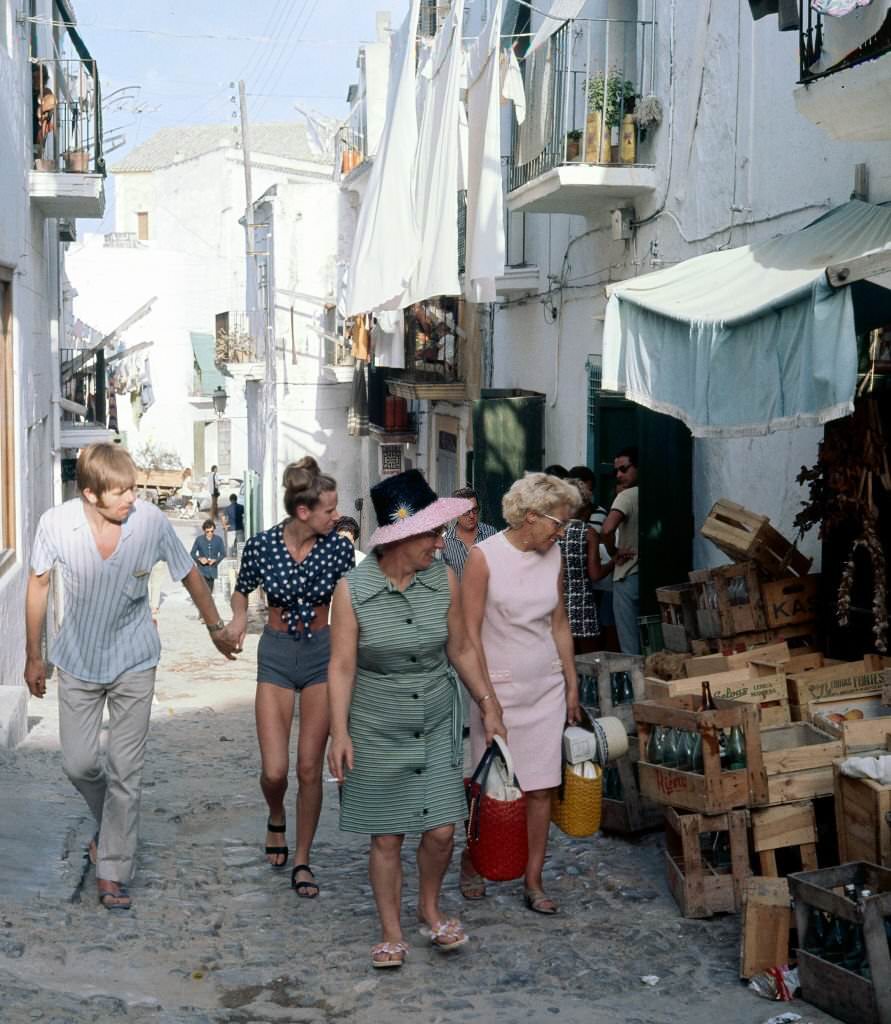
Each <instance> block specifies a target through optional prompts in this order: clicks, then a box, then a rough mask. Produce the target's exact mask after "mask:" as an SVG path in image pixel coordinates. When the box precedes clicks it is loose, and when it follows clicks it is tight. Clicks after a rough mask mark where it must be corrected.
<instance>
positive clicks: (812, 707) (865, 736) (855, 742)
mask: <svg viewBox="0 0 891 1024" xmlns="http://www.w3.org/2000/svg"><path fill="white" fill-rule="evenodd" d="M807 707H808V715H809V717H810V720H811V721H812V722H813V723H814V725H816V726H818V727H819V728H820V729H823V730H824V731H825V732H827V733H829V734H830V736H835V737H836V738H837V739H839V740H841V743H842V750H843V752H844V753H845V754H856V753H859V752H862V751H865V750H875V749H876V748H877V747H884V745H885V740H886V739H887V737H888V736H891V707H888V706H887V705H884V704H882V691H881V690H874V691H873V692H872V693H858V694H856V695H854V696H851V697H830V698H829V699H828V700H813V701H811V702H810V704H808V706H807ZM853 712H857V713H859V714H861V715H862V716H863V717H862V718H854V719H845V720H844V721H841V722H838V721H833V720H832V718H830V717H829V716H830V715H833V714H835V715H847V714H849V713H853Z"/></svg>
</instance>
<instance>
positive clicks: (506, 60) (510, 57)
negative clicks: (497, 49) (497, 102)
mask: <svg viewBox="0 0 891 1024" xmlns="http://www.w3.org/2000/svg"><path fill="white" fill-rule="evenodd" d="M501 98H502V99H503V100H504V101H505V102H506V103H513V105H514V115H515V116H516V119H517V124H522V123H523V122H524V121H525V120H526V90H525V89H524V88H523V72H522V71H521V70H520V62H519V61H518V60H517V55H516V54H515V53H514V51H513V50H503V51H502V53H501Z"/></svg>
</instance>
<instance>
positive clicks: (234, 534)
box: [223, 494, 244, 558]
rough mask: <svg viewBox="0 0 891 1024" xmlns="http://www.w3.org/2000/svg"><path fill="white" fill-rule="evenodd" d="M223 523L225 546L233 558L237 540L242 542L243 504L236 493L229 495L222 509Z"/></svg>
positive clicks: (236, 552) (236, 550)
mask: <svg viewBox="0 0 891 1024" xmlns="http://www.w3.org/2000/svg"><path fill="white" fill-rule="evenodd" d="M223 523H224V525H225V529H226V547H227V548H228V550H229V555H230V556H231V557H232V558H234V557H235V556H236V555H237V554H238V544H239V541H240V542H241V543H242V544H243V543H244V505H242V504H241V502H240V501H239V500H238V495H237V494H230V495H229V504H228V505H227V506H226V507H225V508H224V509H223Z"/></svg>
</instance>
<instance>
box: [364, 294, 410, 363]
mask: <svg viewBox="0 0 891 1024" xmlns="http://www.w3.org/2000/svg"><path fill="white" fill-rule="evenodd" d="M375 320H376V323H375V325H374V328H373V329H372V332H371V337H372V339H373V342H374V365H375V366H387V367H390V368H391V369H397V370H404V369H405V319H404V316H403V313H402V310H401V309H393V310H390V309H382V310H381V311H380V312H379V313H377V314H376V315H375Z"/></svg>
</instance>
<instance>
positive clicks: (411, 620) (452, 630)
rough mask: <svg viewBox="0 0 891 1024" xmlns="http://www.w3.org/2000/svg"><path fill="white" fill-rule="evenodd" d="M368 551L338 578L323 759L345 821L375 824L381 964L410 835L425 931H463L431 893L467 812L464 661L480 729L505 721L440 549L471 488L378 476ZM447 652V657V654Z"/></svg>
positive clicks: (393, 951) (395, 928) (456, 935)
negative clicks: (447, 492) (437, 488)
mask: <svg viewBox="0 0 891 1024" xmlns="http://www.w3.org/2000/svg"><path fill="white" fill-rule="evenodd" d="M371 498H372V502H373V503H374V508H375V512H376V514H377V519H378V523H379V527H378V529H377V530H376V531H375V533H374V534H373V535H372V537H371V540H370V542H369V543H370V546H371V547H372V548H373V554H371V555H369V556H368V557H367V558H366V559H364V561H362V563H361V564H360V565H358V566H356V568H355V569H354V570H352V571H351V572H350V573H349V574H348V575H347V576H346V577H345V578H344V579H342V580H341V581H340V582H339V583H338V584H337V587H336V589H335V592H334V602H333V605H332V622H331V662H330V665H329V669H328V693H329V700H330V703H331V746H330V749H329V753H328V763H329V765H330V767H331V771H332V774H333V775H334V776H335V777H336V778H337V779H338V781H341V782H343V801H342V805H341V814H340V827H341V828H342V829H344V830H345V831H347V832H364V833H368V834H370V836H371V848H370V853H369V875H370V878H371V884H372V888H373V890H374V898H375V902H376V904H377V909H378V915H379V917H380V922H381V933H382V941H381V942H379V943H378V944H377V945H375V946H374V947H373V948H372V951H371V961H372V964H373V965H374V966H375V967H400V966H401V965H402V963H403V961H404V959H405V955H406V953H407V950H408V947H407V945H406V943H405V941H404V939H403V934H402V927H401V923H400V897H401V889H402V867H401V849H402V843H403V840H404V838H405V834H406V833H407V832H417V833H421V841H420V844H419V846H418V868H419V873H420V879H419V901H418V921H419V923H420V924H421V926H422V927H421V933H422V934H423V935H425V936H427V937H428V938H429V939H430V941H431V942H432V943H433V945H434V946H435V947H436V948H437V949H439V950H442V951H448V950H453V949H457V948H458V947H459V946H462V945H463V944H464V943H465V942H466V941H467V935H466V934H465V932H464V929H463V928H462V927H461V924H460V922H458V921H456V920H447V919H445V918H444V917H443V915H442V913H441V911H440V906H439V899H440V893H441V889H442V880H443V877H444V875H445V873H446V870H447V868H448V866H449V861H450V860H451V856H452V847H453V837H454V831H455V822H456V821H461V820H463V818H464V817H465V815H466V804H465V801H464V791H463V783H462V775H463V742H462V727H463V716H462V705H461V691H460V682H459V680H458V675H456V672H455V669H457V672H458V673H459V674H460V676H461V679H463V680H464V684H465V686H467V688H468V690H469V691H470V693H471V695H472V696H473V697H474V699H475V700H476V701H477V703H478V704H479V706H480V710H481V712H482V715H483V723H484V728H485V731H486V736H487V739H488V740H489V741H491V738H492V736H493V735H495V734H498V735H500V736H504V735H505V731H504V726H503V724H502V721H501V708H500V706H499V704H498V701H497V700H496V698H495V695H494V693H493V692H492V687H491V686H490V685H489V681H488V679H487V678H486V675H485V673H484V671H483V668H482V665H481V664H480V661H479V656H478V654H477V652H476V650H475V648H474V647H473V646H472V645H471V644H470V642H469V639H468V637H467V634H466V632H465V629H464V622H463V617H462V614H461V608H460V604H459V598H458V586H457V581H456V578H455V575H454V573H453V572H452V570H451V569H449V568H448V567H447V566H446V565H445V563H443V562H441V561H437V560H436V552H437V551H439V550H441V549H442V547H443V541H442V533H443V528H444V526H445V524H446V523H447V522H448V521H449V520H451V519H454V518H456V517H457V516H459V515H461V514H462V513H464V512H466V511H467V508H468V506H469V505H470V501H469V500H467V499H463V498H441V499H438V498H437V497H436V494H435V493H434V492H433V491H432V490H431V489H430V487H429V486H428V485H427V483H426V481H425V480H424V478H423V477H422V476H421V474H420V473H419V472H418V471H417V470H409V471H408V472H406V473H400V474H399V475H398V476H394V477H390V478H388V479H386V480H384V481H383V482H382V483H380V484H378V485H377V486H376V487H374V488H372V491H371ZM452 666H454V668H452Z"/></svg>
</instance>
